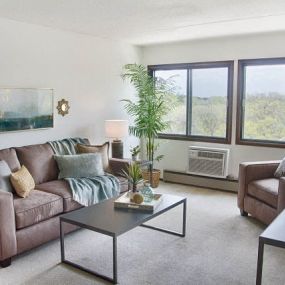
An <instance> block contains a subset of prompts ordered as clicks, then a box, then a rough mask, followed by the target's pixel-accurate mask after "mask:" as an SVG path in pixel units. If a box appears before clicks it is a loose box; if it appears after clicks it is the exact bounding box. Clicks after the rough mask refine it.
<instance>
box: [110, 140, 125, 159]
mask: <svg viewBox="0 0 285 285" xmlns="http://www.w3.org/2000/svg"><path fill="white" fill-rule="evenodd" d="M112 157H113V158H123V157H124V144H123V142H122V141H120V140H113V141H112Z"/></svg>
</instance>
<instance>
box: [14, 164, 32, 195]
mask: <svg viewBox="0 0 285 285" xmlns="http://www.w3.org/2000/svg"><path fill="white" fill-rule="evenodd" d="M10 180H11V183H12V185H13V187H14V189H15V191H16V193H17V195H18V196H20V197H22V198H26V197H28V196H29V194H30V192H31V191H32V190H33V189H34V188H35V181H34V178H33V177H32V175H31V174H30V172H29V170H28V169H27V168H26V167H25V166H24V165H22V167H21V168H20V169H19V170H18V171H16V172H13V173H12V174H11V176H10Z"/></svg>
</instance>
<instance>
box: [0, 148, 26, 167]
mask: <svg viewBox="0 0 285 285" xmlns="http://www.w3.org/2000/svg"><path fill="white" fill-rule="evenodd" d="M0 160H5V161H6V162H7V164H8V165H9V167H10V169H11V171H12V172H14V171H17V170H19V169H20V167H21V165H20V162H19V160H18V157H17V154H16V151H15V149H13V148H5V149H1V150H0Z"/></svg>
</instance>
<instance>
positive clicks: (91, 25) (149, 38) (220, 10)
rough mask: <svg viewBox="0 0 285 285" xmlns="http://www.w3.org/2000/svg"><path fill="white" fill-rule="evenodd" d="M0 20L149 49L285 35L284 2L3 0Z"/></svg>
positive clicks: (257, 0)
mask: <svg viewBox="0 0 285 285" xmlns="http://www.w3.org/2000/svg"><path fill="white" fill-rule="evenodd" d="M0 17H2V18H8V19H11V20H16V21H22V22H27V23H32V24H38V25H43V26H47V27H52V28H58V29H63V30H68V31H73V32H78V33H84V34H89V35H92V36H96V37H100V38H108V39H115V40H123V41H126V42H129V43H131V44H135V45H150V44H156V43H164V42H174V41H184V40H192V39H201V38H208V37H219V36H229V35H240V34H250V33H264V32H276V31H285V1H284V0H0Z"/></svg>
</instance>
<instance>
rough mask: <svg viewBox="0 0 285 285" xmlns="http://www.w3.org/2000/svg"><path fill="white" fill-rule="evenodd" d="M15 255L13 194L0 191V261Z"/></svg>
mask: <svg viewBox="0 0 285 285" xmlns="http://www.w3.org/2000/svg"><path fill="white" fill-rule="evenodd" d="M16 254H17V240H16V225H15V211H14V202H13V194H12V193H8V192H4V191H1V190H0V261H2V260H5V259H7V258H10V257H12V256H14V255H16Z"/></svg>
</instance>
